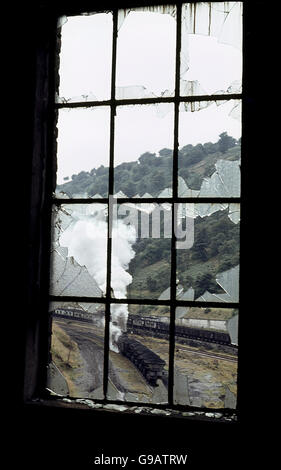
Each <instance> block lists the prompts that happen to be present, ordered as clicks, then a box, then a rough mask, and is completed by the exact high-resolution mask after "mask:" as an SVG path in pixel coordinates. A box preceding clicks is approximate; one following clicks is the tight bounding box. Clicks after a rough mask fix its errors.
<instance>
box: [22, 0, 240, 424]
mask: <svg viewBox="0 0 281 470" xmlns="http://www.w3.org/2000/svg"><path fill="white" fill-rule="evenodd" d="M94 3H96V2H85V3H84V4H83V5H80V6H79V8H77V7H74V8H70V9H68V8H66V7H60V8H56V9H55V8H53V9H50V10H49V9H48V8H47V11H48V15H47V16H46V9H44V8H42V10H41V11H40V24H41V25H43V26H44V27H43V28H42V29H41V30H40V41H39V48H38V52H37V63H36V70H37V83H36V93H35V109H34V116H35V117H34V147H33V160H32V172H33V174H34V178H33V179H32V184H31V193H30V201H31V205H30V208H31V211H30V216H31V217H30V232H29V246H30V251H29V280H30V283H29V292H28V294H29V299H28V300H29V315H28V325H27V341H26V357H25V362H26V369H25V382H24V402H25V403H31V402H33V403H34V399H35V398H37V399H38V398H40V399H41V403H42V402H45V403H49V402H50V401H51V402H52V403H53V405H54V406H60V404H59V403H60V400H59V399H54V398H52V397H50V396H49V395H48V394H46V392H45V384H46V373H47V369H46V365H47V364H48V362H49V351H50V331H51V329H50V317H49V315H48V314H47V312H48V308H49V300H50V296H49V292H48V287H49V272H50V256H49V253H50V243H51V242H50V221H51V210H52V206H53V204H57V205H59V204H65V203H83V204H86V203H87V199H82V200H79V199H75V200H65V199H63V200H56V201H55V200H54V199H53V197H52V193H53V190H54V188H55V170H56V168H55V164H54V160H55V159H54V158H53V156H54V153H55V147H56V146H55V140H56V139H55V137H56V136H54V122H55V116H56V110H57V109H58V108H59V107H74V106H75V105H76V104H73V103H69V104H68V105H67V106H65V105H59V106H57V105H55V103H54V95H55V89H56V76H55V75H56V74H55V70H56V67H57V55H56V54H57V52H56V51H57V41H56V28H57V26H56V23H57V18H58V17H59V16H61V15H62V14H67V15H70V14H71V15H72V14H78V13H79V12H80V13H81V12H83V11H87V10H88V11H104V10H105V7H106V9H108V10H110V9H113V7H110V6H109V4H108V6H107V2H103V7H102V8H100V9H99V8H98V7H97V5H95V6H94ZM126 3H128V5H130V6H132V4H133V6H143V5H147V4H152V5H156V4H159V5H162V4H163V3H164V4H165V3H168V2H123V4H122V5H124V7H125V6H128V5H126ZM169 3H170V2H169ZM176 3H177V2H176ZM178 3H179V4H181V3H182V2H178ZM185 3H186V2H185ZM192 3H194V2H192ZM105 4H106V5H105ZM243 6H245V2H244V5H243ZM116 8H117V7H116V5H115V6H114V9H115V10H116ZM118 8H120V6H118ZM179 10H180V9H179ZM244 12H245V9H244ZM244 14H245V13H244ZM116 27H117V24H116V22H115V28H116ZM243 29H244V28H243ZM115 34H116V30H115ZM113 37H114V35H113ZM177 37H178V39H179V38H180V28H178V30H177ZM115 44H116V41H115ZM178 44H179V42H178ZM178 47H179V46H178ZM178 52H179V50H178ZM244 52H245V51H244ZM114 54H115V58H116V52H114V48H113V55H114ZM177 57H178V60H177V65H176V75H177V77H178V80H177V83H178V85H177V89H176V92H175V97H173V98H168V99H167V98H155V99H154V98H153V99H136V100H118V104H120V105H121V104H145V103H147V104H148V103H154V102H157V103H160V102H167V101H169V102H173V103H175V106H179V103H180V102H184V101H198V100H199V99H200V100H206V99H207V100H211V101H213V99H214V95H213V96H212V95H210V96H209V95H208V96H207V97H206V96H199V97H198V96H197V97H179V53H177ZM114 83H115V82H114V80H112V96H111V100H110V106H111V116H112V118H111V142H112V133H113V132H114V125H113V115H114V107H115V106H116V103H115V102H114V91H115V90H113V88H114ZM243 95H244V80H243V93H242V99H243ZM233 98H241V95H240V94H239V95H236V94H235V95H230V97H229V96H227V97H226V96H225V95H222V96H218V95H216V100H219V99H224V100H225V99H233ZM123 102H124V103H123ZM101 103H103V104H104V102H101ZM80 105H81V106H83V107H85V106H91V105H92V103H84V102H83V103H81V104H80ZM243 113H244V111H243ZM176 115H177V116H178V112H177V111H176V110H175V116H176ZM176 121H177V122H176ZM177 126H178V118H175V129H174V163H173V191H174V194H176V191H177V163H178V160H177V145H176V138H177V137H176V136H177V132H178V128H177ZM243 136H244V118H243V132H242V157H241V160H242V166H243V147H244V138H243ZM112 147H113V145H111V152H110V161H111V165H110V166H111V176H109V181H110V183H109V194H112V193H113V149H112ZM154 200H155V201H156V202H173V203H175V202H181V203H184V202H196V203H203V202H213V200H214V198H173V199H172V200H171V199H170V198H164V199H163V201H162V200H161V199H159V198H149V200H145V199H144V198H140V200H139V201H138V200H136V199H135V198H134V202H142V203H145V202H153V201H154ZM240 201H241V202H242V199H241V198H216V202H232V203H233V202H240ZM88 202H91V203H95V201H94V200H93V199H91V201H88ZM96 202H99V203H101V202H103V200H101V199H99V200H97V201H96ZM122 202H130V198H126V199H124V200H123V199H118V203H122ZM175 241H176V240H175V236H174V235H173V240H172V243H173V249H172V253H173V252H174V255H172V259H173V261H172V267H171V272H172V273H174V279H175V277H176V276H175V273H176V262H175V257H176V254H175ZM110 243H111V242H110V237H108V247H109V252H110V250H111V248H110ZM109 266H110V257H109V259H108V267H109ZM109 276H110V270H109V269H108V279H110V277H109ZM171 279H173V277H171ZM240 281H241V277H240ZM172 286H173V287H172V289H173V291H172V295H171V297H172V296H173V297H174V300H173V299H171V301H167V302H166V301H163V305H167V304H170V305H171V306H172V309H171V310H172V311H171V316H170V341H171V343H170V345H172V347H171V348H170V349H171V350H172V352H170V361H169V371H170V376H171V377H172V376H173V350H174V336H173V332H174V327H175V308H176V306H180V305H185V306H189V305H194V302H188V301H184V302H181V301H178V300H176V299H175V292H176V284H175V282H174V283H172ZM241 294H242V292H241V282H240V298H241ZM52 300H58V298H56V299H54V298H52ZM60 300H67V299H66V298H62V297H60ZM68 300H72V301H74V300H75V298H74V297H71V299H68ZM83 301H91V302H100V301H101V299H100V298H99V299H94V298H91V299H85V298H83ZM112 303H124V299H123V300H122V299H121V300H119V299H114V298H113V299H111V297H110V283H109V282H108V289H107V296H106V305H107V313H106V330H105V332H106V333H105V344H107V345H108V336H109V320H110V304H112ZM126 303H139V304H147V303H149V304H156V303H157V304H161V302H159V301H155V302H151V301H148V300H147V299H142V300H140V301H137V302H136V300H135V299H126ZM221 305H222V304H221V303H220V304H219V306H221ZM196 306H198V307H200V306H203V307H205V308H207V307H210V306H213V307H214V306H217V305H216V303H213V302H212V303H211V304H209V303H208V302H204V303H203V302H202V305H201V304H200V303H199V302H196ZM224 306H226V307H230V308H232V307H235V308H239V313H241V302H239V303H238V304H236V303H235V304H233V305H232V304H227V305H224ZM39 312H46V315H45V316H44V315H43V314H42V313H41V315H40V314H39ZM240 318H241V316H240ZM240 323H241V322H240V321H239V325H240ZM242 323H243V322H242ZM240 327H241V325H240V326H239V329H240ZM106 349H107V351H105V361H104V363H105V372H106V370H107V358H108V347H107V348H106ZM239 361H240V359H239ZM105 381H106V373H105V375H104V389H106V384H105ZM239 382H240V381H239V377H238V384H237V386H238V401H237V409H236V410H235V413H237V415H239V394H240V391H239V389H240V383H239ZM172 387H173V384H172V381H170V384H169V404H168V405H166V404H165V405H163V407H161V406H158V405H157V406H155V405H152V406H153V407H154V408H155V407H157V408H170V406H171V403H172V395H173V390H172ZM97 401H98V400H97ZM55 402H56V403H55ZM110 402H111V400H106V403H110ZM113 402H114V403H115V401H113ZM124 404H126V403H124ZM63 406H65V404H64V405H63ZM69 406H70V407H73V406H74V407H76V406H78V407H80V406H82V405H77V404H75V403H73V402H72V403H71V404H70V405H69ZM141 406H147V404H141ZM148 406H149V405H148ZM82 407H83V406H82ZM180 408H181V407H180V406H175V409H180ZM182 409H184V410H185V411H187V410H188V411H193V410H194V407H182ZM197 411H198V410H197ZM200 411H205V412H210V411H212V410H211V409H204V408H201V409H200ZM219 411H220V412H221V411H222V412H223V414H224V415H225V416H226V417H227V416H228V415H229V414H231V415H233V411H234V410H225V411H224V410H223V409H222V410H219ZM210 419H211V420H212V419H213V418H210Z"/></svg>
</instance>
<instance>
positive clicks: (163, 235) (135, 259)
mask: <svg viewBox="0 0 281 470" xmlns="http://www.w3.org/2000/svg"><path fill="white" fill-rule="evenodd" d="M171 226H172V213H171V205H170V204H163V205H158V204H156V203H153V204H120V205H119V206H118V207H117V214H116V219H115V222H114V223H113V231H112V270H111V287H112V290H113V293H114V296H115V297H117V298H126V297H128V298H137V299H139V298H142V299H158V298H163V295H164V297H165V298H166V299H167V298H170V290H169V288H170V271H171V267H170V262H171Z"/></svg>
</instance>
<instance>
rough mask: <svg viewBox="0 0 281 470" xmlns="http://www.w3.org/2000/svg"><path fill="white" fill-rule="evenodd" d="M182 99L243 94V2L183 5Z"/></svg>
mask: <svg viewBox="0 0 281 470" xmlns="http://www.w3.org/2000/svg"><path fill="white" fill-rule="evenodd" d="M181 42H182V47H181V79H182V81H181V87H180V93H181V95H182V96H192V95H209V94H217V93H220V94H227V93H239V92H241V82H242V2H196V3H195V2H194V3H185V4H183V6H182V38H181Z"/></svg>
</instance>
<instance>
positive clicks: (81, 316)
mask: <svg viewBox="0 0 281 470" xmlns="http://www.w3.org/2000/svg"><path fill="white" fill-rule="evenodd" d="M104 310H105V309H104V305H103V304H93V303H92V304H90V303H89V304H85V303H74V302H73V303H64V302H52V303H51V304H50V313H51V317H52V339H51V362H50V364H49V367H48V380H47V388H48V389H50V390H51V391H52V392H53V393H57V394H59V395H64V396H66V395H69V396H71V397H80V398H99V399H102V398H103V361H104Z"/></svg>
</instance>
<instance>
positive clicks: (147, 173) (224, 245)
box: [57, 133, 241, 299]
mask: <svg viewBox="0 0 281 470" xmlns="http://www.w3.org/2000/svg"><path fill="white" fill-rule="evenodd" d="M240 144H241V142H240V140H239V141H237V140H235V139H234V138H233V137H230V136H228V135H227V133H223V134H221V135H220V138H219V140H218V141H217V142H216V143H211V142H207V143H204V144H197V145H186V146H185V147H183V148H181V149H180V150H179V175H180V176H181V177H182V178H183V179H184V181H185V182H186V184H187V186H188V187H189V188H190V189H194V190H199V189H200V187H201V184H202V181H203V179H204V178H206V177H210V176H211V175H212V174H213V173H214V172H215V170H216V168H215V163H216V162H217V161H218V160H222V159H223V160H230V161H231V160H232V161H233V160H238V159H239V158H240V150H241V149H240ZM172 159H173V152H172V150H171V149H162V150H160V151H159V156H156V155H155V154H152V153H149V152H147V153H145V154H143V155H141V156H140V157H139V159H138V161H136V162H129V163H122V164H120V165H118V166H117V167H116V168H115V170H114V184H115V186H114V189H115V191H114V192H115V193H117V192H119V191H122V192H123V193H124V194H125V195H126V196H129V197H132V196H135V195H139V196H143V195H144V194H146V193H149V194H150V195H152V196H158V195H159V194H160V193H161V191H163V190H164V189H165V188H171V186H172V165H173V163H172ZM107 188H108V168H105V167H103V166H101V167H99V168H97V169H95V168H94V169H93V170H92V171H90V172H85V171H82V172H81V173H79V174H78V175H72V180H71V181H68V182H66V183H65V184H63V185H60V186H58V188H57V191H58V192H59V191H63V192H65V193H66V194H68V195H69V196H70V197H73V196H74V197H75V196H77V195H79V194H80V195H87V196H88V197H91V196H94V195H100V196H101V197H107ZM198 202H199V203H200V198H199V199H198ZM133 249H134V251H135V256H134V258H133V259H132V261H131V263H130V265H129V273H130V274H131V275H132V278H133V280H132V283H131V284H130V285H129V288H128V296H129V297H136V298H142V297H143V298H152V299H157V298H158V297H159V296H160V295H161V293H162V292H163V291H164V290H165V289H167V288H168V287H169V286H170V270H171V265H170V261H171V240H170V239H168V238H160V239H159V238H158V239H155V238H137V240H136V243H135V244H134V245H133ZM177 251H178V253H177V278H178V283H179V285H181V286H182V287H183V289H184V291H186V290H187V289H188V288H189V287H192V288H193V289H194V290H195V298H197V297H199V296H201V295H202V294H203V293H204V292H205V291H206V290H208V291H209V292H211V293H218V292H221V288H220V287H219V286H218V284H217V283H216V275H217V274H218V273H220V272H223V271H226V270H228V269H230V268H232V267H234V266H236V265H237V264H238V263H239V223H238V224H235V223H233V221H232V220H231V219H230V218H229V215H228V208H224V209H223V210H217V211H216V212H214V213H213V214H211V215H209V216H208V217H196V218H195V220H194V245H193V246H192V248H190V249H182V250H177Z"/></svg>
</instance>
